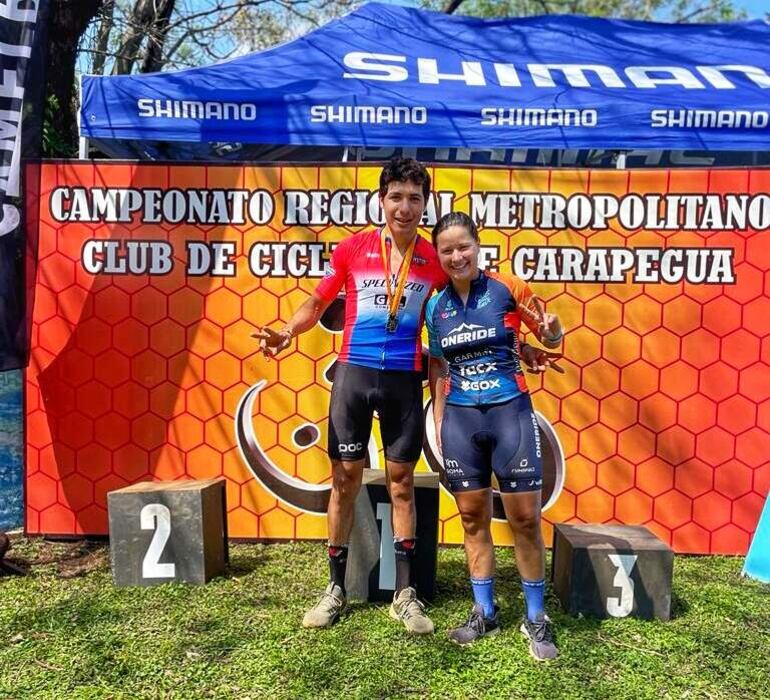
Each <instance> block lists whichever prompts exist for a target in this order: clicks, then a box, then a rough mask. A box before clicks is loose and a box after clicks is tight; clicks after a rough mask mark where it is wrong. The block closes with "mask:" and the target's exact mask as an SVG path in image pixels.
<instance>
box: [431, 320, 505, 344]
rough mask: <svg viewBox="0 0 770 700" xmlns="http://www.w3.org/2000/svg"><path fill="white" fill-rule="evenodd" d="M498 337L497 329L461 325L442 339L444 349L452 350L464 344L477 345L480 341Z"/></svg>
mask: <svg viewBox="0 0 770 700" xmlns="http://www.w3.org/2000/svg"><path fill="white" fill-rule="evenodd" d="M496 335H497V329H496V328H484V326H479V325H476V324H475V323H461V324H460V325H459V326H457V328H453V329H452V330H451V331H449V333H448V334H447V336H446V337H445V338H442V339H441V347H442V348H451V347H454V346H455V345H460V344H462V343H475V342H477V341H479V340H487V339H488V338H494V337H495V336H496Z"/></svg>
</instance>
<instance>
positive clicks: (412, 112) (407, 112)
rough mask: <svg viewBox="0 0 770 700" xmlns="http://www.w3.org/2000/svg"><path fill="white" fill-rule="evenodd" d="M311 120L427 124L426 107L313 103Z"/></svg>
mask: <svg viewBox="0 0 770 700" xmlns="http://www.w3.org/2000/svg"><path fill="white" fill-rule="evenodd" d="M310 121H311V122H319V123H322V124H426V123H427V122H428V110H427V109H426V108H425V107H390V106H386V105H380V106H377V107H374V106H372V105H357V106H355V107H353V106H350V105H313V106H312V107H311V108H310Z"/></svg>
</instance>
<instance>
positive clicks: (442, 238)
mask: <svg viewBox="0 0 770 700" xmlns="http://www.w3.org/2000/svg"><path fill="white" fill-rule="evenodd" d="M436 251H437V252H438V259H439V262H440V263H441V267H442V269H443V270H444V272H446V274H447V275H448V276H449V279H451V280H452V281H453V282H465V281H470V280H474V279H476V277H477V276H478V274H479V244H478V241H476V239H474V238H473V236H472V235H471V233H470V231H468V229H467V227H465V226H460V225H458V226H450V227H449V228H446V229H444V230H443V231H442V232H441V233H439V234H438V236H437V237H436Z"/></svg>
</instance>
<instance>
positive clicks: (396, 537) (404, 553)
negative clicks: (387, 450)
mask: <svg viewBox="0 0 770 700" xmlns="http://www.w3.org/2000/svg"><path fill="white" fill-rule="evenodd" d="M385 464H386V483H387V487H388V495H389V496H390V503H391V505H392V508H393V509H392V518H391V520H392V526H393V542H394V547H395V553H396V596H398V594H399V593H401V591H402V590H404V589H405V588H409V587H410V586H412V585H413V582H412V561H413V559H414V554H415V546H416V540H415V532H416V528H417V512H416V510H415V505H414V462H394V461H392V460H386V463H385Z"/></svg>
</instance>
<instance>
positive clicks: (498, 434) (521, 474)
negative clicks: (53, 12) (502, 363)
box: [441, 394, 543, 493]
mask: <svg viewBox="0 0 770 700" xmlns="http://www.w3.org/2000/svg"><path fill="white" fill-rule="evenodd" d="M441 452H442V455H443V458H444V471H445V472H446V476H447V480H448V481H449V485H450V488H451V490H452V491H453V492H455V491H474V490H476V489H485V488H489V487H490V486H491V483H492V473H493V472H494V474H495V475H496V476H497V481H498V484H499V488H500V491H501V492H502V493H523V492H526V491H538V490H540V489H541V488H542V487H543V466H542V459H541V457H542V450H541V447H540V431H539V429H538V426H537V418H536V417H535V413H534V411H533V410H532V401H531V400H530V398H529V394H521V395H519V396H517V397H515V398H513V399H511V400H510V401H506V402H505V403H498V404H492V405H489V406H458V405H455V404H447V405H446V406H445V407H444V418H443V421H442V424H441Z"/></svg>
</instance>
